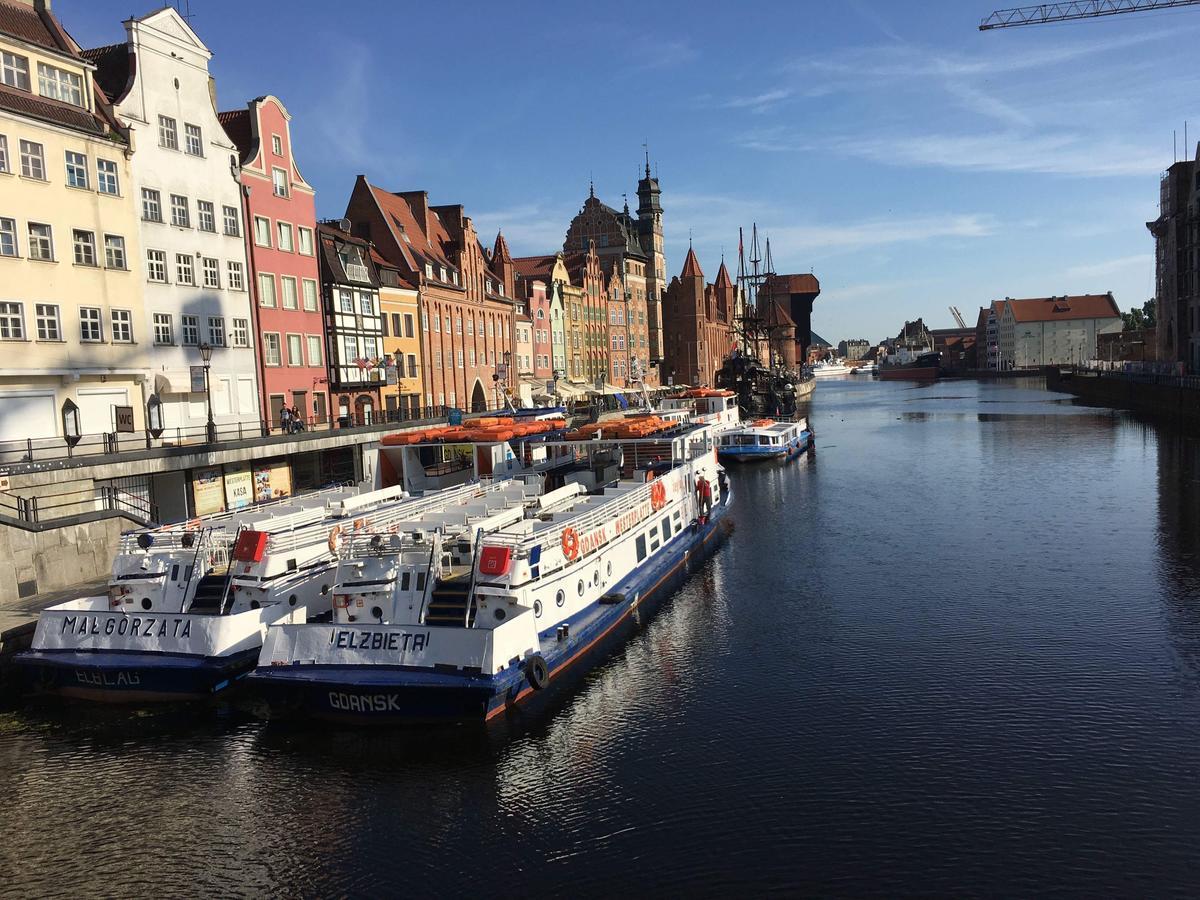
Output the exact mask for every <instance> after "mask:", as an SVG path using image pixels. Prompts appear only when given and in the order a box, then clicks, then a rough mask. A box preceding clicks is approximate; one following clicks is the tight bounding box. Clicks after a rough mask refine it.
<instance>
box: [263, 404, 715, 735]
mask: <svg viewBox="0 0 1200 900" xmlns="http://www.w3.org/2000/svg"><path fill="white" fill-rule="evenodd" d="M630 427H631V428H632V427H635V426H630ZM667 427H668V429H669V430H665V431H664V432H663V433H662V434H653V435H648V436H646V437H644V438H643V437H638V438H634V439H630V440H624V439H618V440H606V439H603V438H593V439H590V440H584V441H577V442H572V443H574V444H576V445H577V447H579V448H583V449H586V451H587V452H588V453H589V454H591V455H593V456H599V457H600V458H601V461H600V462H598V463H597V464H596V465H595V466H593V467H592V468H590V469H589V470H588V471H592V472H601V471H606V470H607V469H608V467H610V466H611V467H612V468H613V469H614V472H613V474H614V476H615V477H614V478H612V479H611V480H602V481H600V482H598V484H597V486H596V487H594V488H591V489H590V490H589V489H588V487H587V486H585V485H584V484H581V483H579V482H569V483H567V484H565V485H564V486H563V487H561V488H558V489H555V490H551V491H549V492H543V487H542V484H541V483H539V482H538V480H537V479H532V483H525V482H521V483H518V484H517V485H516V486H515V488H514V490H513V493H512V495H511V496H510V497H509V498H508V499H507V501H506V502H504V503H492V502H489V501H488V500H487V498H484V497H482V496H480V497H478V498H476V499H475V500H473V501H472V502H471V503H469V504H467V505H466V506H465V507H462V508H458V509H447V510H445V511H444V512H443V513H442V514H439V515H429V516H423V517H421V518H420V519H418V520H416V521H413V522H407V523H399V524H398V525H397V526H396V527H395V528H394V529H389V530H387V531H386V532H381V531H378V530H374V529H370V528H368V529H367V530H365V531H363V532H359V533H356V534H355V535H354V537H353V538H352V539H351V540H350V541H349V542H348V543H347V544H346V546H345V547H344V549H343V552H342V556H341V561H340V564H339V573H338V579H337V584H336V585H335V589H334V590H335V604H334V605H335V610H334V621H333V622H332V623H331V624H315V623H314V624H304V625H301V624H291V623H287V624H280V625H276V626H272V627H271V628H269V629H268V632H267V637H266V640H265V642H264V644H263V649H262V653H261V656H260V658H259V664H258V667H257V668H256V669H255V671H254V672H253V673H252V674H251V675H250V676H249V678H248V679H247V681H246V684H247V686H248V687H251V688H253V689H254V690H255V691H256V692H257V693H258V694H260V695H261V696H262V697H263V698H264V699H265V700H266V701H267V702H268V705H269V707H270V708H271V710H272V711H273V712H275V713H282V714H292V715H300V716H307V717H316V718H324V719H335V720H347V721H375V722H424V721H461V720H478V721H483V720H487V719H491V718H493V717H495V716H497V715H499V714H501V713H502V712H504V711H505V710H506V709H509V708H512V707H515V706H518V705H525V704H527V703H529V702H531V701H534V700H535V699H538V698H544V697H546V696H548V695H550V694H551V693H553V692H552V691H549V690H547V689H548V688H552V687H557V686H560V685H565V684H567V683H569V679H568V678H567V677H566V676H567V674H568V667H570V668H569V671H570V673H571V674H572V675H578V674H579V673H582V672H584V671H586V670H587V668H588V665H589V663H594V662H595V661H596V660H597V659H598V658H599V656H600V655H601V654H602V653H604V652H605V651H606V650H607V649H609V648H610V647H611V646H612V645H613V643H615V642H617V641H620V640H623V639H624V638H625V637H626V636H627V635H628V633H629V631H628V629H630V628H633V627H635V626H636V625H637V624H639V623H640V622H642V621H644V619H645V618H646V617H648V616H649V615H650V614H651V613H652V612H653V610H654V609H655V608H656V607H657V606H658V604H659V603H660V602H661V601H662V599H663V597H664V596H666V594H667V593H668V591H669V588H670V587H671V585H672V581H673V578H674V577H676V576H680V575H682V574H683V573H685V572H687V571H688V570H689V569H690V568H691V567H692V566H694V565H695V564H697V563H698V562H699V561H700V560H702V559H703V558H704V557H705V556H706V555H707V554H708V553H709V552H710V551H711V550H712V549H713V548H714V547H715V546H716V545H717V544H718V543H719V541H720V539H721V538H722V537H723V536H724V534H725V532H726V528H725V525H726V522H725V521H724V520H725V517H726V515H727V514H728V510H729V503H730V496H729V493H728V487H727V484H726V480H725V477H724V472H723V470H721V468H720V467H719V465H718V464H717V461H716V455H715V453H714V452H713V451H714V432H713V428H712V426H688V425H684V426H674V425H668V426H667ZM639 447H640V451H639ZM605 460H607V463H606V462H605ZM636 460H642V461H641V462H638V461H636ZM647 479H650V480H649V481H648V480H647ZM518 492H519V496H518Z"/></svg>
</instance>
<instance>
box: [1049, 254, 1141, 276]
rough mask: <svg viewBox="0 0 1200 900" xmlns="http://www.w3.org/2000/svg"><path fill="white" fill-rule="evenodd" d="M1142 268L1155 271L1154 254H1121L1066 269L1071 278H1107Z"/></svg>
mask: <svg viewBox="0 0 1200 900" xmlns="http://www.w3.org/2000/svg"><path fill="white" fill-rule="evenodd" d="M1137 269H1141V270H1142V271H1146V272H1153V271H1154V254H1153V253H1137V254H1135V255H1133V256H1121V257H1118V258H1116V259H1106V260H1100V261H1099V262H1094V263H1083V264H1080V265H1077V266H1071V267H1070V268H1068V269H1067V270H1066V273H1065V274H1066V275H1067V276H1068V277H1070V278H1106V277H1108V276H1111V275H1117V274H1120V273H1122V272H1126V271H1129V270H1137Z"/></svg>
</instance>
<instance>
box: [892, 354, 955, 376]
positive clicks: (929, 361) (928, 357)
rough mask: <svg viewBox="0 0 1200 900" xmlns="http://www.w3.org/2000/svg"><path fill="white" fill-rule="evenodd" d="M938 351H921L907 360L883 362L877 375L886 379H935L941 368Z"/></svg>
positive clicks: (940, 358) (940, 357)
mask: <svg viewBox="0 0 1200 900" xmlns="http://www.w3.org/2000/svg"><path fill="white" fill-rule="evenodd" d="M941 360H942V356H941V354H940V353H922V354H920V355H919V356H917V357H915V358H914V359H912V360H911V361H909V362H902V363H885V364H884V365H882V366H880V367H879V377H880V378H882V379H884V380H887V381H936V380H937V378H938V376H939V375H940V374H941V370H942V362H941Z"/></svg>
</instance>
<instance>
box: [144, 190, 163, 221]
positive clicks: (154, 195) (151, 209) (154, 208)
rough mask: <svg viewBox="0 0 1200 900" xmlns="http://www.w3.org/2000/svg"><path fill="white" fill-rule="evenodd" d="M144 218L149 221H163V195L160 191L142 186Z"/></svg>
mask: <svg viewBox="0 0 1200 900" xmlns="http://www.w3.org/2000/svg"><path fill="white" fill-rule="evenodd" d="M142 218H143V219H145V220H146V221H147V222H161V221H162V220H163V218H162V197H161V195H160V194H159V193H158V191H152V190H150V188H142Z"/></svg>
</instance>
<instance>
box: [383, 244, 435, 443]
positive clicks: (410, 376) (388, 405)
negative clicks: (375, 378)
mask: <svg viewBox="0 0 1200 900" xmlns="http://www.w3.org/2000/svg"><path fill="white" fill-rule="evenodd" d="M372 259H373V260H374V261H375V265H376V266H378V268H379V282H380V284H379V309H380V312H381V313H382V314H383V352H384V355H385V356H386V357H387V358H388V359H389V360H390V361H389V363H388V366H387V383H386V384H384V385H382V386H381V387H380V389H379V391H380V394H381V396H382V398H383V409H384V414H385V415H386V416H387V417H388V418H390V419H415V418H420V417H421V415H422V413H421V398H422V397H423V396H425V377H424V370H425V367H424V365H423V364H422V360H421V338H420V332H419V330H418V329H419V324H418V323H419V321H420V317H419V315H418V312H419V309H420V306H419V302H418V299H417V289H416V288H415V287H413V286H412V285H410V284H408V283H407V282H406V281H405V280H404V279H403V277H401V275H400V272H399V270H398V269H396V268H395V267H394V266H392V265H390V264H389V263H388V262H387V261H386V260H385V259H384V258H383V257H382V256H381V255H379V254H378V253H374V252H372Z"/></svg>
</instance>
